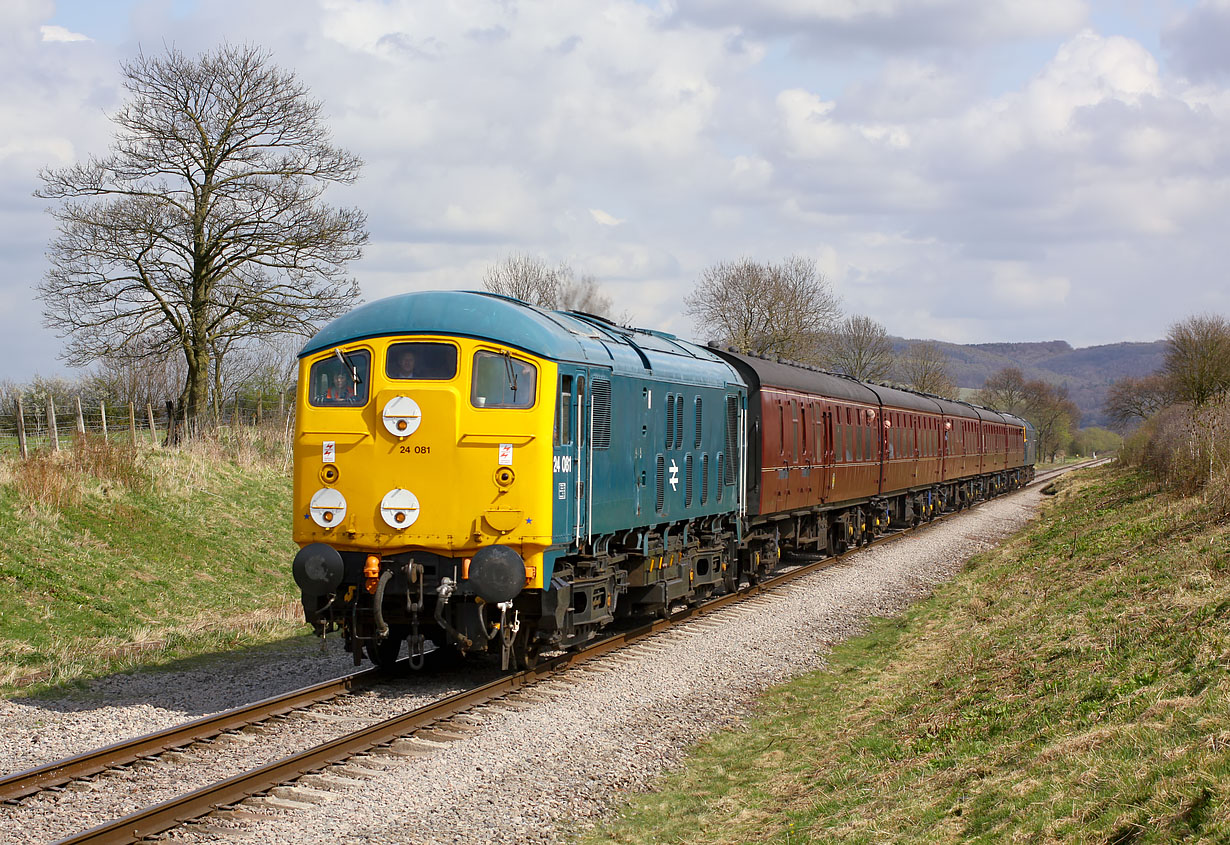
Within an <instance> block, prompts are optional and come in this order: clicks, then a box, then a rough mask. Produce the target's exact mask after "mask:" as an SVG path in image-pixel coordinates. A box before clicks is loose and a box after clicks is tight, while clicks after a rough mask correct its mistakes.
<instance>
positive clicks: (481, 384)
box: [470, 350, 538, 408]
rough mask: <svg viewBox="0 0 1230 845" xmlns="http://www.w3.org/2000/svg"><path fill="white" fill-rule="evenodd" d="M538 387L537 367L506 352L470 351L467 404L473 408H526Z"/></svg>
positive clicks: (531, 404)
mask: <svg viewBox="0 0 1230 845" xmlns="http://www.w3.org/2000/svg"><path fill="white" fill-rule="evenodd" d="M537 389H538V370H537V369H536V368H535V367H534V365H533V364H531V363H529V362H528V361H522V360H520V359H519V358H514V357H513V356H511V355H509V354H508V353H507V352H504V353H499V352H486V351H483V350H479V351H478V352H475V353H474V379H473V384H472V385H471V387H470V404H472V405H473V406H474V407H475V408H529V407H532V406H533V404H534V396H535V395H536V392H537Z"/></svg>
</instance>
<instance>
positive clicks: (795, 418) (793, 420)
mask: <svg viewBox="0 0 1230 845" xmlns="http://www.w3.org/2000/svg"><path fill="white" fill-rule="evenodd" d="M797 407H798V406H797V405H795V403H794V401H793V400H792V401H791V402H790V424H791V427H792V431H791V435H792V438H793V440H794V463H796V464H797V463H798V462H799V415H798V411H797V410H795V409H796V408H797Z"/></svg>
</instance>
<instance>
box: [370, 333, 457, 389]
mask: <svg viewBox="0 0 1230 845" xmlns="http://www.w3.org/2000/svg"><path fill="white" fill-rule="evenodd" d="M384 374H385V375H386V376H388V377H389V378H391V379H415V380H420V379H422V380H432V381H448V380H449V379H451V378H453V377H454V376H456V375H457V347H456V346H453V344H451V343H427V342H422V341H419V342H414V343H394V344H393V345H392V346H390V347H389V353H388V355H387V356H386V357H385V360H384Z"/></svg>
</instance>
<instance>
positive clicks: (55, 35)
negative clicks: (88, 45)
mask: <svg viewBox="0 0 1230 845" xmlns="http://www.w3.org/2000/svg"><path fill="white" fill-rule="evenodd" d="M39 32H41V33H42V34H43V40H44V41H93V40H94V39H92V38H90V37H89V36H88V35H82V34H81V33H80V32H70V31H69V30H67V29H65V28H64V27H62V26H54V25H47V26H40V27H39Z"/></svg>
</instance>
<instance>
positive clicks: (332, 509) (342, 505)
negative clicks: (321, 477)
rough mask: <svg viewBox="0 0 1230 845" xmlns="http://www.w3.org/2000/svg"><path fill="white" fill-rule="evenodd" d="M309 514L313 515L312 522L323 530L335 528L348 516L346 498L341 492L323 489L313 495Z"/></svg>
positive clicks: (328, 488) (327, 488)
mask: <svg viewBox="0 0 1230 845" xmlns="http://www.w3.org/2000/svg"><path fill="white" fill-rule="evenodd" d="M308 513H310V514H311V515H312V522H315V523H316V524H317V525H319V526H320V527H321V528H333V527H334V526H335V525H338V524H339V523H341V521H342V520H343V519H344V518H345V516H346V497H345V496H343V495H342V493H341V491H340V490H334V489H332V488H330V487H322V488H321V489H319V490H317V491H316V492H315V493H313V494H312V501H311V503H310V504H309V505H308Z"/></svg>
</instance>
